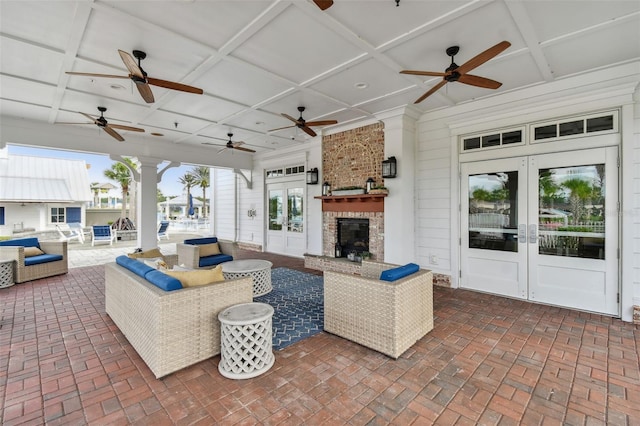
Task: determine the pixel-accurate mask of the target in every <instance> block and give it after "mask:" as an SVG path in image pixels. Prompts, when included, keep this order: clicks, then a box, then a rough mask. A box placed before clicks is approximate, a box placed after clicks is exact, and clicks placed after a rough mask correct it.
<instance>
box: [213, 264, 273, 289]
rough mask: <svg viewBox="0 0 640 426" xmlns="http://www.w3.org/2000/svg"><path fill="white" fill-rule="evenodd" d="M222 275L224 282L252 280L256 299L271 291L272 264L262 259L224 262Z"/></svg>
mask: <svg viewBox="0 0 640 426" xmlns="http://www.w3.org/2000/svg"><path fill="white" fill-rule="evenodd" d="M220 265H221V266H222V275H223V276H224V279H225V280H233V279H236V278H244V277H251V278H253V297H258V296H262V295H265V294H267V293H269V292H270V291H271V290H273V287H272V285H271V267H272V266H273V263H271V262H269V261H268V260H262V259H242V260H232V261H231V262H224V263H221V264H220Z"/></svg>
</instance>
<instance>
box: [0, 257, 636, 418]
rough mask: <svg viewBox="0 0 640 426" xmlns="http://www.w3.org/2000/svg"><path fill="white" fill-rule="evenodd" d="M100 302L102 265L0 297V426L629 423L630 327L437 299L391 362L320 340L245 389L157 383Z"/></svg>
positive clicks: (493, 300) (226, 384) (490, 302)
mask: <svg viewBox="0 0 640 426" xmlns="http://www.w3.org/2000/svg"><path fill="white" fill-rule="evenodd" d="M255 255H256V254H255V253H253V256H255ZM268 259H269V260H271V261H273V262H274V267H277V266H286V267H289V268H295V267H298V268H302V266H301V265H302V261H298V260H296V259H290V258H283V257H278V256H268ZM307 272H309V271H307ZM103 291H104V271H103V267H102V266H99V265H98V266H92V267H83V268H74V269H71V270H70V272H69V274H67V275H64V276H59V277H53V278H48V279H43V280H38V281H33V282H30V283H24V284H19V285H15V286H13V287H10V288H7V289H2V290H0V423H1V424H3V425H23V424H27V425H28V424H34V425H37V424H48V425H56V424H60V425H83V424H90V425H106V424H114V425H118V424H136V425H147V424H148V425H155V426H157V425H165V424H201V425H210V424H216V423H217V424H225V425H226V424H239V425H248V424H265V425H272V424H287V425H290V424H352V425H364V424H372V425H373V424H389V423H392V424H398V425H407V424H419V425H423V424H447V425H451V424H460V425H465V424H469V425H472V424H489V425H491V424H500V425H509V424H525V425H538V424H569V425H591V424H611V425H636V424H640V367H639V362H640V360H639V353H640V328H639V327H638V326H634V325H632V324H628V323H622V322H621V321H619V320H616V319H612V318H607V317H603V316H599V315H591V314H586V313H580V312H576V311H571V310H566V309H559V308H554V307H549V306H542V305H535V304H531V303H526V302H521V301H514V300H510V299H505V298H501V297H496V296H491V295H486V294H480V293H474V292H469V291H463V290H451V289H445V288H440V287H436V288H435V315H436V318H435V328H434V330H433V331H432V332H430V333H429V334H427V336H425V337H424V338H423V339H421V340H420V341H418V342H417V343H416V344H415V345H414V346H413V347H412V348H411V349H409V350H408V351H407V352H406V353H405V354H404V355H403V356H402V357H400V358H399V359H398V360H392V359H390V358H388V357H386V356H384V355H381V354H378V353H376V352H374V351H371V350H369V349H366V348H364V347H361V346H359V345H357V344H354V343H352V342H348V341H346V340H344V339H341V338H339V337H336V336H332V335H330V334H327V333H324V332H323V333H320V334H318V335H316V336H313V337H311V338H308V339H306V340H303V341H301V342H298V343H296V344H294V345H292V346H290V347H288V348H286V349H284V350H282V351H278V352H276V354H275V355H276V363H275V365H274V366H273V367H272V368H271V370H269V371H268V372H267V373H265V374H263V375H261V376H259V377H256V378H253V379H248V380H230V379H226V378H224V377H223V376H221V375H220V374H219V373H218V369H217V364H218V361H219V359H220V358H219V356H216V357H214V358H212V359H210V360H207V361H204V362H201V363H199V364H197V365H194V366H192V367H189V368H186V369H184V370H182V371H179V372H177V373H174V374H171V375H169V376H168V377H166V378H163V379H161V380H156V379H155V378H154V377H153V375H152V374H151V372H150V371H149V369H148V368H147V367H146V365H145V364H144V362H142V360H141V359H140V358H139V356H138V355H137V353H136V352H135V350H134V349H133V348H132V347H131V346H130V345H129V343H128V342H127V340H126V338H124V336H123V335H122V334H121V333H120V332H119V330H118V328H117V327H116V326H115V325H114V324H113V323H112V322H111V320H110V318H109V316H108V315H107V314H106V313H105V312H104V297H103Z"/></svg>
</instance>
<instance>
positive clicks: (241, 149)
mask: <svg viewBox="0 0 640 426" xmlns="http://www.w3.org/2000/svg"><path fill="white" fill-rule="evenodd" d="M233 149H237V150H238V151H246V152H255V151H254V150H253V149H249V148H245V147H243V146H234V147H233Z"/></svg>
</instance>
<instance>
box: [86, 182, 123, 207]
mask: <svg viewBox="0 0 640 426" xmlns="http://www.w3.org/2000/svg"><path fill="white" fill-rule="evenodd" d="M113 190H118V191H119V194H118V195H114V194H113ZM91 192H92V193H93V200H92V201H91V203H90V204H89V207H91V208H94V209H105V208H107V209H112V208H117V207H116V205H117V204H119V205H122V201H121V200H119V198H118V197H119V196H120V195H121V194H122V191H120V188H118V187H117V186H115V185H113V184H111V183H108V182H107V183H95V184H92V185H91ZM103 201H105V202H106V204H103ZM118 207H119V206H118Z"/></svg>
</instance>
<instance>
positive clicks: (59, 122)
mask: <svg viewBox="0 0 640 426" xmlns="http://www.w3.org/2000/svg"><path fill="white" fill-rule="evenodd" d="M53 124H96V123H76V122H71V121H56V122H55V123H53Z"/></svg>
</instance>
